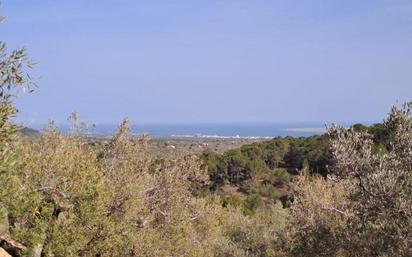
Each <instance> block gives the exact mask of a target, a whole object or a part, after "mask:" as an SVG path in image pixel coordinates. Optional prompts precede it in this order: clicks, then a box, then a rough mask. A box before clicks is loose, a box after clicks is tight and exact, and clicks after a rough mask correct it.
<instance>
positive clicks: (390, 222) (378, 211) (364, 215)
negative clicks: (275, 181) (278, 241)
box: [287, 103, 412, 256]
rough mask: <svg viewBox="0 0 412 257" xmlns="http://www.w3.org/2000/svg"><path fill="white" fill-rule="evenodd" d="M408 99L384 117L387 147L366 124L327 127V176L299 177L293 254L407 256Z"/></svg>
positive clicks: (411, 196) (411, 221) (411, 220)
mask: <svg viewBox="0 0 412 257" xmlns="http://www.w3.org/2000/svg"><path fill="white" fill-rule="evenodd" d="M411 107H412V103H407V104H405V105H404V106H403V107H402V108H398V107H393V108H392V109H391V110H390V112H389V115H388V118H387V119H386V121H385V122H384V124H383V126H384V130H385V131H386V133H387V140H388V142H387V143H388V146H389V147H388V149H387V150H383V149H376V148H375V144H374V141H373V136H372V135H370V134H369V133H368V132H367V131H365V130H360V131H359V130H355V129H353V128H350V129H346V128H343V127H338V126H335V127H332V128H330V129H329V132H328V134H329V136H330V137H331V150H332V153H333V158H334V166H333V168H332V170H331V173H330V174H329V175H328V180H324V179H322V178H317V179H314V180H313V181H311V180H309V179H306V178H301V179H299V180H298V181H303V182H304V183H302V182H298V183H297V185H296V187H295V190H296V201H295V203H294V204H293V207H292V214H291V218H290V221H289V231H290V233H288V235H287V238H289V241H288V242H289V246H288V247H287V248H288V251H289V253H291V255H293V256H319V252H320V253H322V254H326V255H325V256H411V253H412V245H411V244H412V241H411V238H412V237H411V236H412V235H411V233H412V116H411V111H412V109H411Z"/></svg>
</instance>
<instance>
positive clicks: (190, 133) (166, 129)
mask: <svg viewBox="0 0 412 257" xmlns="http://www.w3.org/2000/svg"><path fill="white" fill-rule="evenodd" d="M31 127H32V128H35V129H38V130H42V128H44V125H43V126H42V125H40V126H39V125H37V126H31ZM117 127H118V125H115V124H95V125H92V126H87V127H85V128H84V129H83V130H82V132H83V133H84V134H87V135H91V136H103V137H104V136H110V135H112V134H114V133H115V132H116V129H117ZM58 128H59V129H60V130H61V131H63V132H65V133H68V132H69V131H70V126H69V125H58ZM131 131H132V133H133V134H148V135H149V136H151V137H154V138H216V139H236V138H247V139H259V138H273V137H279V136H282V137H284V136H292V137H307V136H312V135H320V134H323V133H325V132H326V125H325V124H321V123H277V124H234V123H233V124H133V125H132V126H131Z"/></svg>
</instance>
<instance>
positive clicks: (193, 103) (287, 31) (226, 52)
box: [0, 0, 412, 124]
mask: <svg viewBox="0 0 412 257" xmlns="http://www.w3.org/2000/svg"><path fill="white" fill-rule="evenodd" d="M1 2H2V5H1V7H0V14H1V15H4V16H6V20H5V22H3V24H1V25H0V40H2V41H5V42H6V43H8V44H9V46H10V48H15V47H17V46H27V48H28V49H29V53H30V56H31V57H32V58H33V59H34V60H35V61H36V62H38V65H37V66H36V69H35V72H34V75H35V76H36V77H37V78H38V79H37V83H38V85H39V89H38V90H37V91H36V92H35V93H33V94H32V95H22V96H21V98H20V100H19V101H18V106H19V108H20V110H21V113H20V114H19V119H20V120H23V121H25V122H27V123H29V124H30V123H42V122H45V121H47V120H48V119H49V118H51V119H54V120H56V121H59V122H61V121H65V119H66V117H67V116H68V115H69V114H70V113H71V112H72V111H77V112H79V113H80V115H81V117H82V118H83V119H85V120H87V121H88V122H96V123H114V122H115V123H117V122H118V121H120V120H121V119H122V118H123V117H126V116H128V117H129V118H130V119H131V120H132V121H133V122H136V123H148V122H167V123H191V122H225V123H227V122H298V121H320V122H326V121H328V122H329V121H380V120H382V119H383V118H384V116H385V114H386V112H387V109H388V107H389V106H390V105H391V104H397V103H398V104H399V103H402V102H403V101H405V100H408V99H412V1H410V0H408V1H407V0H403V1H397V0H387V1H381V0H369V1H367V0H363V1H360V0H340V1H334V0H324V1H320V0H310V1H309V0H307V1H304V0H300V1H291V0H284V1H276V0H272V1H269V0H267V1H263V0H253V1H251V0H237V1H235V0H233V1H231V0H203V1H200V0H199V1H197V0H163V1H158V0H150V1H149V0H147V1H139V0H53V1H52V0H2V1H1Z"/></svg>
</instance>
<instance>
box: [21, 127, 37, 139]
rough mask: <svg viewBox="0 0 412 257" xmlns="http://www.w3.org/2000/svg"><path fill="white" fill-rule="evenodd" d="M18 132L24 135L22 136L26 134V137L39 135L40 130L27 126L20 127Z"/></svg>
mask: <svg viewBox="0 0 412 257" xmlns="http://www.w3.org/2000/svg"><path fill="white" fill-rule="evenodd" d="M18 132H19V133H20V134H22V135H24V136H28V137H38V136H40V131H38V130H36V129H33V128H29V127H22V128H20V129H19V131H18Z"/></svg>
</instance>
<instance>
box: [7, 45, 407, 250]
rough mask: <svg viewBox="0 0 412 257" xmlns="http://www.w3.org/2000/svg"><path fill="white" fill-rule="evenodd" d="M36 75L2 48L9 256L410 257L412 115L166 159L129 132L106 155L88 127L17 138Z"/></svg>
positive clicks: (122, 130)
mask: <svg viewBox="0 0 412 257" xmlns="http://www.w3.org/2000/svg"><path fill="white" fill-rule="evenodd" d="M30 66H31V65H30V63H28V62H27V58H26V55H25V51H24V49H19V50H16V51H12V52H11V53H8V52H7V50H6V47H5V45H4V44H2V45H0V100H1V102H0V117H1V118H0V255H1V254H3V255H4V256H8V255H7V254H9V255H11V256H39V257H46V256H95V257H96V256H156V257H160V256H165V257H166V256H217V257H219V256H222V257H224V256H225V257H229V256H233V257H238V256H340V257H344V256H412V248H411V247H412V246H411V243H412V234H411V233H412V216H411V215H412V115H411V110H412V104H405V105H404V106H402V107H393V108H392V109H391V110H390V111H389V114H388V117H387V118H386V119H385V121H384V122H383V123H382V124H376V125H374V126H371V127H366V126H363V125H360V124H358V125H355V126H353V127H351V128H343V127H338V126H332V127H330V128H329V130H328V133H327V134H325V135H322V136H314V137H308V138H291V137H286V138H274V139H272V140H268V141H265V142H258V143H254V144H248V145H244V146H242V147H240V148H237V149H233V150H229V151H227V152H225V153H215V152H205V153H202V154H195V155H194V154H189V153H187V154H186V153H179V154H174V155H173V154H171V155H170V154H168V155H163V156H159V155H156V154H153V153H152V151H148V150H147V140H148V138H147V137H146V136H132V135H131V134H130V130H129V122H128V121H127V120H125V121H124V122H123V123H122V124H120V125H119V128H118V131H117V132H116V134H114V135H113V136H112V137H111V138H110V140H107V141H102V142H100V143H97V144H96V143H95V142H92V141H91V140H90V138H87V137H85V136H84V135H83V134H82V133H81V132H82V131H81V130H82V126H81V124H80V123H79V122H78V118H77V116H76V115H72V116H71V117H70V121H71V123H72V130H71V133H69V134H63V133H61V132H59V131H58V129H57V128H56V127H55V126H54V124H53V123H50V124H49V125H48V127H47V128H46V129H45V130H44V131H43V132H42V134H41V135H40V136H39V137H25V136H22V135H21V134H18V133H17V130H18V127H17V126H16V125H14V124H13V121H12V118H13V117H14V116H15V115H16V112H17V111H16V109H15V107H14V106H13V100H14V98H15V95H16V93H17V92H18V91H19V90H20V89H23V88H26V89H29V91H30V90H31V89H33V84H32V83H31V78H30V77H29V76H28V75H27V74H26V72H27V70H28V68H30ZM6 252H7V253H6Z"/></svg>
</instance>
